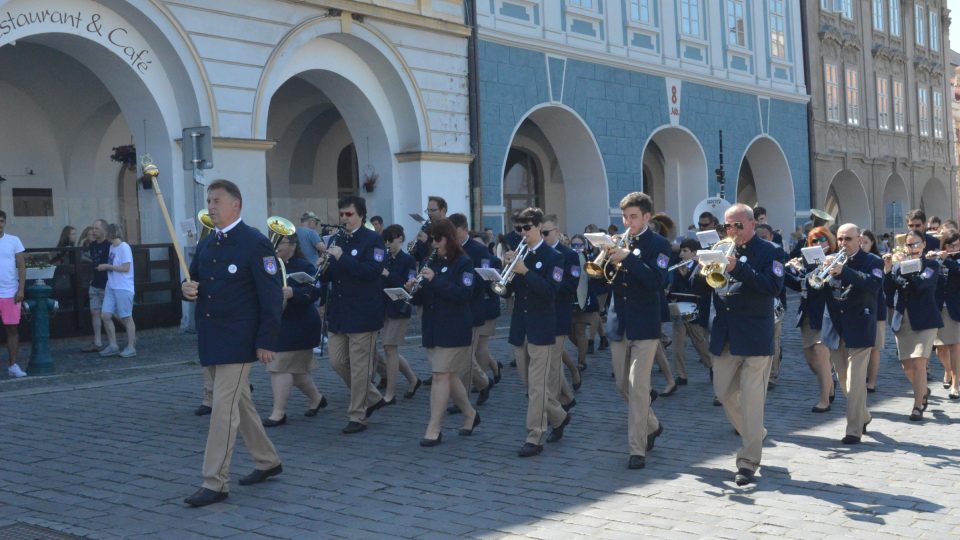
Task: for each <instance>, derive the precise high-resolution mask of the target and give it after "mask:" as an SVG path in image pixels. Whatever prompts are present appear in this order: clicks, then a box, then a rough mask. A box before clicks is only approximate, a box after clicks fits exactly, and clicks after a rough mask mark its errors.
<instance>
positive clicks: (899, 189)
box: [882, 173, 910, 230]
mask: <svg viewBox="0 0 960 540" xmlns="http://www.w3.org/2000/svg"><path fill="white" fill-rule="evenodd" d="M909 209H910V196H909V194H908V193H907V184H906V183H905V182H904V181H903V177H901V176H900V175H899V174H897V173H893V174H891V175H890V176H889V177H888V178H887V182H886V184H884V186H883V209H882V212H883V226H884V228H886V229H888V230H894V229H902V228H903V224H904V220H905V219H906V215H907V211H908V210H909Z"/></svg>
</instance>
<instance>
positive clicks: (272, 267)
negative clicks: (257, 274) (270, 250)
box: [263, 257, 277, 276]
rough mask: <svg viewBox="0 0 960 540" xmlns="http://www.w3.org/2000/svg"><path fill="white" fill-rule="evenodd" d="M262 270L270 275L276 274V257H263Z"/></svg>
mask: <svg viewBox="0 0 960 540" xmlns="http://www.w3.org/2000/svg"><path fill="white" fill-rule="evenodd" d="M263 269H264V270H265V271H266V272H267V273H268V274H270V275H271V276H272V275H275V274H276V273H277V258H276V257H264V258H263Z"/></svg>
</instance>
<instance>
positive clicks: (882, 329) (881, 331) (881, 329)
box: [873, 321, 887, 351]
mask: <svg viewBox="0 0 960 540" xmlns="http://www.w3.org/2000/svg"><path fill="white" fill-rule="evenodd" d="M873 346H874V348H876V349H878V350H881V351H882V350H883V348H884V347H886V346H887V321H877V340H876V341H874V342H873Z"/></svg>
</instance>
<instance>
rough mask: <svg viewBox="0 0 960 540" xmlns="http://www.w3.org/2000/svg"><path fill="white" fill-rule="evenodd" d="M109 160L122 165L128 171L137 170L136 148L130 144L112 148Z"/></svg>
mask: <svg viewBox="0 0 960 540" xmlns="http://www.w3.org/2000/svg"><path fill="white" fill-rule="evenodd" d="M110 160H111V161H116V162H117V163H123V164H124V165H126V166H127V168H128V169H130V170H133V169H135V168H137V148H136V147H135V146H133V145H132V144H127V145H124V146H117V147H114V149H113V154H111V155H110Z"/></svg>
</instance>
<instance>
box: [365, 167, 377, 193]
mask: <svg viewBox="0 0 960 540" xmlns="http://www.w3.org/2000/svg"><path fill="white" fill-rule="evenodd" d="M379 179H380V175H379V174H377V171H375V170H373V168H368V169H367V170H366V171H365V172H364V173H363V190H364V191H366V192H367V193H373V188H374V187H376V185H377V180H379Z"/></svg>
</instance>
